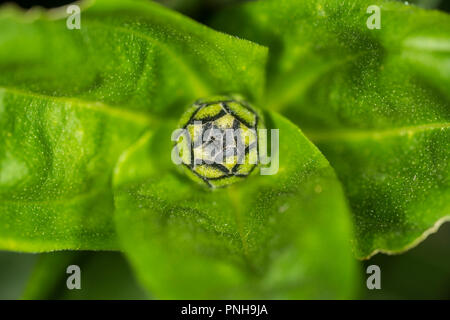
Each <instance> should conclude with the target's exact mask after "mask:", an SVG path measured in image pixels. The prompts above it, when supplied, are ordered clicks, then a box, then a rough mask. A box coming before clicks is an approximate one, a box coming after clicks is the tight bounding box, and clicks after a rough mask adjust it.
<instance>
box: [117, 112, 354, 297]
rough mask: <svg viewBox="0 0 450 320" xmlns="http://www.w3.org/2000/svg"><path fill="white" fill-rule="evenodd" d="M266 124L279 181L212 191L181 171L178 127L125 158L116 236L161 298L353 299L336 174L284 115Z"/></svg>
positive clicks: (260, 179)
mask: <svg viewBox="0 0 450 320" xmlns="http://www.w3.org/2000/svg"><path fill="white" fill-rule="evenodd" d="M265 118H266V125H267V127H268V128H277V129H279V139H280V142H279V146H280V148H279V157H280V158H279V171H278V173H277V174H275V175H265V176H262V175H259V174H256V175H254V176H250V177H248V178H246V179H245V181H242V182H238V183H236V184H234V185H232V186H230V187H227V188H223V189H218V190H215V191H209V190H206V189H205V188H203V187H201V186H200V185H196V184H195V183H193V182H192V181H190V180H189V179H188V178H187V177H186V176H184V175H183V174H181V172H179V171H178V170H177V168H176V166H175V165H174V164H172V163H171V160H170V154H171V147H172V145H171V144H170V143H169V142H170V135H171V132H172V130H173V129H175V127H172V126H167V127H166V128H161V129H160V130H158V131H157V132H154V133H149V134H147V135H145V136H143V137H142V138H141V139H140V140H139V141H138V142H137V143H136V144H135V145H134V146H132V147H131V148H130V149H129V150H128V151H127V152H126V153H124V154H123V155H122V157H121V159H120V161H119V164H118V167H117V169H116V170H115V175H114V185H115V205H116V216H115V217H116V223H117V230H118V234H119V238H120V239H121V240H122V243H123V246H124V250H125V252H126V254H127V255H128V257H129V259H130V261H131V263H132V265H133V266H134V268H135V269H136V271H137V275H138V277H139V279H140V280H141V283H143V285H144V286H145V287H146V288H147V289H148V290H149V292H150V293H151V294H152V295H153V296H155V297H156V298H164V299H165V298H174V299H180V298H184V299H185V298H189V299H199V298H200V299H201V298H203V299H206V298H207V299H218V298H234V299H236V298H252V299H254V298H265V299H273V298H277V299H280V298H286V299H293V298H294V299H299V298H309V299H314V298H348V297H351V296H352V294H353V288H354V281H355V273H356V272H355V271H356V270H355V267H356V266H355V260H354V258H353V257H352V253H351V250H350V243H349V239H350V234H351V224H350V221H349V219H350V217H349V212H348V209H347V205H346V202H345V198H344V197H343V192H342V189H341V186H340V184H339V182H338V181H337V178H336V176H335V174H334V171H333V169H332V168H331V167H330V165H329V163H328V162H327V161H326V159H325V158H324V157H323V156H322V154H321V153H320V152H319V151H318V150H317V149H316V147H314V145H313V144H311V143H310V142H309V141H308V140H307V139H306V138H305V137H304V136H303V134H302V133H301V132H300V130H299V129H298V128H297V127H296V126H295V125H293V124H292V123H290V122H289V121H288V120H286V119H284V118H283V117H281V116H279V115H277V114H267V115H265ZM274 149H275V148H274ZM274 153H276V152H274Z"/></svg>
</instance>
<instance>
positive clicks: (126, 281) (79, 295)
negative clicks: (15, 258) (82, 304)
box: [22, 251, 147, 300]
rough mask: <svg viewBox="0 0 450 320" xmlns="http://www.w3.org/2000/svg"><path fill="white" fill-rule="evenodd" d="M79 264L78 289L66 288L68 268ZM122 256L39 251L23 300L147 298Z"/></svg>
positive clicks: (117, 254)
mask: <svg viewBox="0 0 450 320" xmlns="http://www.w3.org/2000/svg"><path fill="white" fill-rule="evenodd" d="M70 265H77V266H78V267H80V275H81V277H80V285H81V288H80V289H73V290H69V289H68V288H67V284H66V281H67V279H68V277H69V276H70V275H71V274H67V272H66V270H67V267H68V266H70ZM146 298H147V296H146V295H145V293H144V292H143V290H142V289H141V288H140V287H139V286H138V285H137V283H136V280H135V279H134V278H133V275H132V274H131V270H130V268H129V266H128V264H127V262H126V261H125V260H124V258H123V256H122V255H121V254H119V253H117V252H98V251H96V252H89V251H82V252H80V251H62V252H51V253H42V254H40V255H39V259H38V261H37V263H36V266H35V268H34V270H33V273H32V274H31V277H30V279H29V280H28V283H27V286H26V289H25V292H24V293H23V296H22V299H26V300H43V299H52V300H55V299H57V300H68V299H69V300H73V299H78V300H79V299H83V300H91V299H101V300H110V299H146Z"/></svg>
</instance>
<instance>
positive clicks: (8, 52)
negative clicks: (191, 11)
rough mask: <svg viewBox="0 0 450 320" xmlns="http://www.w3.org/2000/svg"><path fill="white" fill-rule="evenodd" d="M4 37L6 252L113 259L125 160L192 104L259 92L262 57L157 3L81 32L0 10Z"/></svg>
mask: <svg viewBox="0 0 450 320" xmlns="http://www.w3.org/2000/svg"><path fill="white" fill-rule="evenodd" d="M58 17H59V18H58ZM0 30H1V32H0V213H1V214H0V248H3V249H8V250H19V251H49V250H58V249H118V248H119V246H118V243H117V241H116V235H115V228H114V224H113V221H112V217H113V212H114V207H113V199H112V193H111V188H110V185H111V175H112V169H113V167H114V165H115V163H116V161H117V159H118V157H119V155H120V154H121V153H122V152H123V150H125V149H126V148H127V147H128V146H129V145H131V144H132V143H133V142H134V141H136V140H137V139H138V138H139V136H140V135H141V134H143V132H144V131H145V130H148V129H151V128H155V127H156V126H158V125H159V123H160V122H169V121H171V119H173V118H174V117H176V118H175V119H178V116H179V114H180V112H182V110H183V109H184V108H185V106H186V105H187V104H188V103H190V102H192V100H194V99H196V98H199V97H201V96H204V95H208V94H219V93H222V92H229V91H230V92H239V93H241V94H243V95H246V96H248V97H250V98H251V97H256V96H258V95H261V92H262V89H263V83H264V76H263V75H264V63H265V57H266V49H265V48H263V47H261V46H258V45H255V44H252V43H250V42H248V41H243V40H238V39H235V38H233V37H231V36H227V35H224V34H221V33H218V32H214V31H212V30H210V29H208V28H206V27H204V26H202V25H200V24H197V23H195V22H193V21H191V20H190V19H188V18H184V17H183V16H181V15H179V14H177V13H174V12H171V11H169V10H167V9H164V8H163V7H161V6H159V5H157V4H153V3H148V2H135V1H131V2H130V1H98V2H95V3H94V4H92V5H91V6H89V7H87V8H85V10H83V12H82V20H81V29H79V30H77V29H74V30H69V29H67V28H66V15H65V13H64V11H61V12H52V13H46V12H37V13H36V12H35V13H34V15H33V14H31V13H29V14H28V15H27V14H24V13H22V12H17V10H15V9H9V8H5V9H4V10H2V11H1V13H0ZM168 143H170V141H169V142H168Z"/></svg>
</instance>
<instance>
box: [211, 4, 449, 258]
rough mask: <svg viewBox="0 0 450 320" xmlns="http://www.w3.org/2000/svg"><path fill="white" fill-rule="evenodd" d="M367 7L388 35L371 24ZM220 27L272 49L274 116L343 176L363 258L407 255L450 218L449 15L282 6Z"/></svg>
mask: <svg viewBox="0 0 450 320" xmlns="http://www.w3.org/2000/svg"><path fill="white" fill-rule="evenodd" d="M371 5H378V6H379V8H380V9H381V29H373V30H371V29H369V28H368V27H367V24H366V23H367V20H368V18H369V17H370V16H371V14H368V13H366V11H367V8H368V7H369V6H371ZM230 20H233V21H240V23H239V24H230V23H228V21H230ZM215 25H216V26H219V27H220V28H222V29H224V30H227V31H229V32H230V33H233V34H236V35H239V36H241V37H244V38H246V39H250V40H253V41H256V42H258V43H261V44H264V45H266V46H268V47H269V48H270V52H271V58H270V61H269V67H268V70H269V75H268V84H267V96H266V99H265V100H264V101H266V103H267V104H266V107H268V108H269V109H272V110H277V111H280V112H282V113H283V114H284V115H285V116H287V117H288V118H290V119H292V120H293V121H294V122H295V123H296V124H298V125H299V126H300V127H301V128H302V130H304V132H305V134H306V136H307V137H308V138H310V139H311V140H312V141H313V142H314V143H316V144H317V145H318V147H319V148H320V150H321V151H323V152H324V154H325V156H326V157H327V159H329V161H330V162H331V164H332V166H333V167H334V168H335V169H336V171H337V174H338V177H339V178H340V179H341V181H342V182H343V184H344V188H345V192H346V194H347V196H348V198H349V201H350V205H351V208H352V211H353V215H354V221H355V223H356V240H357V241H356V242H355V246H356V255H357V256H358V257H369V256H371V255H372V254H374V253H375V252H378V251H382V252H387V253H396V252H401V251H403V250H405V249H407V248H410V247H412V246H414V245H415V244H417V243H418V242H420V241H421V240H423V239H424V238H425V237H426V235H428V234H429V233H431V232H433V231H435V230H436V229H437V228H438V227H439V225H440V224H441V223H442V222H443V221H445V220H449V219H450V183H449V181H450V176H449V173H450V167H449V165H450V161H449V160H450V144H449V142H450V130H449V127H450V121H449V119H450V113H449V110H450V91H449V88H450V17H449V15H447V14H444V13H440V12H437V11H425V10H422V9H419V8H417V7H414V6H408V5H404V4H403V3H397V2H391V1H378V0H377V1H373V0H367V1H337V0H333V1H329V0H326V1H325V0H309V1H301V2H300V1H293V0H282V1H260V2H257V3H249V4H246V5H243V6H240V7H237V8H235V9H233V10H230V11H228V12H227V13H224V14H223V15H221V16H220V17H219V18H217V20H216V21H215Z"/></svg>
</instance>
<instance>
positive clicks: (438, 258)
mask: <svg viewBox="0 0 450 320" xmlns="http://www.w3.org/2000/svg"><path fill="white" fill-rule="evenodd" d="M16 2H17V3H19V4H20V5H22V6H24V7H29V6H30V5H32V2H30V1H16ZM70 2H71V1H38V3H39V4H40V5H43V6H46V7H53V6H58V5H60V4H64V3H70ZM160 2H162V3H164V4H165V5H167V6H170V7H172V8H174V9H176V10H179V11H182V12H183V13H185V14H188V15H190V16H192V17H194V18H196V19H198V20H200V21H202V20H205V19H206V17H208V16H209V15H210V14H211V13H212V12H213V11H216V10H220V9H221V8H222V7H224V6H226V5H229V4H230V3H234V2H239V1H237V0H160ZM409 2H410V3H414V4H417V5H419V6H422V7H424V8H436V9H440V10H444V11H447V12H450V1H448V0H443V1H442V0H414V1H409ZM35 3H36V2H35ZM449 244H450V223H446V224H444V225H442V226H441V228H440V230H439V232H437V233H435V234H432V235H431V236H429V237H428V239H426V240H425V241H424V242H422V243H421V244H419V245H418V246H417V247H415V248H413V249H411V250H410V251H408V252H406V253H404V254H401V255H395V256H388V255H384V254H378V255H376V256H374V257H373V258H372V259H370V260H368V261H363V262H361V268H360V272H361V277H360V278H361V285H360V288H359V292H358V295H357V296H356V297H355V298H358V299H450V246H449ZM72 264H74V265H78V266H80V268H81V286H82V287H81V290H68V289H67V287H66V279H67V277H68V276H69V275H68V274H66V268H67V266H69V265H72ZM372 264H375V265H378V266H379V267H380V269H381V290H368V289H367V288H366V279H367V277H368V275H367V274H366V272H365V270H366V268H367V267H368V266H369V265H372ZM20 298H26V299H146V298H151V297H150V296H148V295H147V294H146V293H145V292H144V290H143V289H142V288H140V286H139V285H138V283H137V280H136V279H135V278H134V276H133V272H132V270H131V269H130V267H129V265H128V263H127V261H126V260H125V259H124V257H123V256H122V254H120V253H117V252H69V251H67V252H55V253H45V254H25V253H16V252H4V251H3V252H2V251H0V300H3V299H20Z"/></svg>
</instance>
